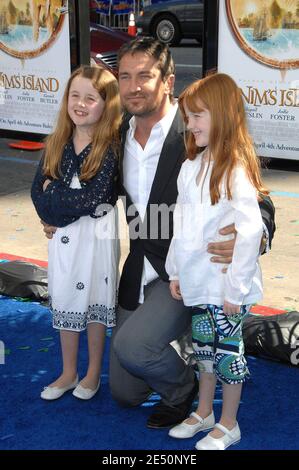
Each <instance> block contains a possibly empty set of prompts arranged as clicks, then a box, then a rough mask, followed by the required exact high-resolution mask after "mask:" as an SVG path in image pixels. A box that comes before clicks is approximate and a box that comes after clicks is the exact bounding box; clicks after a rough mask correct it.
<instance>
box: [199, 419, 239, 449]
mask: <svg viewBox="0 0 299 470" xmlns="http://www.w3.org/2000/svg"><path fill="white" fill-rule="evenodd" d="M215 428H218V429H220V431H222V432H224V436H222V437H218V438H217V439H216V438H215V437H211V436H210V435H209V434H208V435H207V436H206V437H204V438H203V439H201V440H200V441H198V442H197V443H196V444H195V448H196V449H197V450H225V449H227V448H228V447H229V446H231V445H234V444H237V442H239V441H240V440H241V432H240V428H239V425H238V423H237V424H236V426H235V427H234V428H233V429H231V430H229V429H227V428H225V427H224V426H222V424H220V423H217V424H215Z"/></svg>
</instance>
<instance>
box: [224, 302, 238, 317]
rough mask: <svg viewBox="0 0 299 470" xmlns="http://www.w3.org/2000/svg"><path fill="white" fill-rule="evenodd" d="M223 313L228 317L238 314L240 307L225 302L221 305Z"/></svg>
mask: <svg viewBox="0 0 299 470" xmlns="http://www.w3.org/2000/svg"><path fill="white" fill-rule="evenodd" d="M223 313H225V315H228V316H230V315H235V314H236V313H240V305H235V304H231V303H230V302H227V301H226V300H225V301H224V303H223Z"/></svg>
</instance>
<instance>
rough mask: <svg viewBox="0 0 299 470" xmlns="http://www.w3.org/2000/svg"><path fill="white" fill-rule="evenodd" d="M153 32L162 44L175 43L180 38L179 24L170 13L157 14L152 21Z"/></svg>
mask: <svg viewBox="0 0 299 470" xmlns="http://www.w3.org/2000/svg"><path fill="white" fill-rule="evenodd" d="M153 33H154V35H155V37H156V38H157V39H159V41H161V42H163V43H164V44H173V45H177V44H179V43H180V41H181V38H182V35H181V30H180V26H179V24H178V22H177V20H176V19H175V18H174V17H173V16H171V15H163V16H159V18H158V19H157V20H156V21H155V23H154V26H153Z"/></svg>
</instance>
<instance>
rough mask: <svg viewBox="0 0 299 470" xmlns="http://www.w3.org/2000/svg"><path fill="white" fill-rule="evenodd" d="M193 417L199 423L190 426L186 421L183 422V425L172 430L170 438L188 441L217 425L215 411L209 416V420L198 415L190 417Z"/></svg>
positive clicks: (192, 414)
mask: <svg viewBox="0 0 299 470" xmlns="http://www.w3.org/2000/svg"><path fill="white" fill-rule="evenodd" d="M191 416H192V417H193V418H195V419H196V420H197V423H195V424H188V423H186V421H183V422H182V423H181V424H178V425H177V426H174V428H172V429H170V431H169V433H168V436H171V437H176V438H177V439H186V438H188V437H193V436H194V435H195V434H196V433H198V432H200V431H206V430H207V429H211V428H213V427H214V425H215V416H214V412H213V411H212V413H211V414H210V415H209V416H207V418H202V417H201V416H199V415H198V414H197V413H191V414H190V417H191Z"/></svg>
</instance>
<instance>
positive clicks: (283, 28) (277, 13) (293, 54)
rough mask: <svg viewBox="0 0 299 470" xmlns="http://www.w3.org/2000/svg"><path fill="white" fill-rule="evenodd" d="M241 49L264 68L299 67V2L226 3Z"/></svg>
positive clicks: (233, 0)
mask: <svg viewBox="0 0 299 470" xmlns="http://www.w3.org/2000/svg"><path fill="white" fill-rule="evenodd" d="M226 10H227V16H228V19H229V22H230V24H231V27H232V30H233V33H234V35H235V38H236V40H237V42H238V44H239V46H240V47H241V48H242V49H243V50H244V51H245V52H246V54H248V55H249V56H251V57H252V58H253V59H255V60H258V61H259V62H262V63H263V64H266V65H269V66H272V67H276V68H280V69H290V68H297V67H299V0H226Z"/></svg>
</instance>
